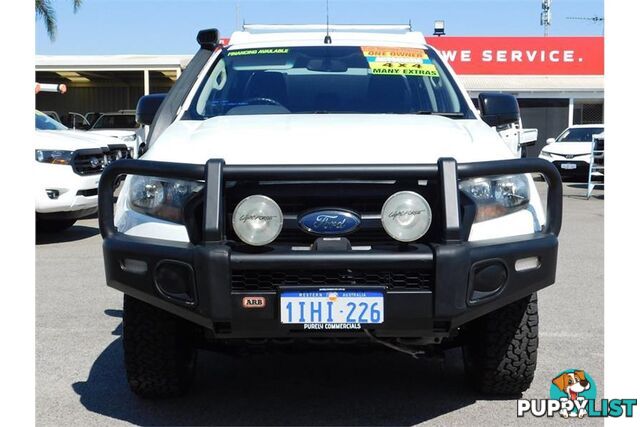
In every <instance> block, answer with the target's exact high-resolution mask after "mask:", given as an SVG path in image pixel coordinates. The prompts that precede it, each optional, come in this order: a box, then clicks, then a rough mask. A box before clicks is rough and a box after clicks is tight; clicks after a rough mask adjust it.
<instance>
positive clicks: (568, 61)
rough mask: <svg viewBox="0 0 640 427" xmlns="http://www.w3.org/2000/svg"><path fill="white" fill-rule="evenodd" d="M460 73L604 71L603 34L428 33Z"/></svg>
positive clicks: (585, 72) (432, 42)
mask: <svg viewBox="0 0 640 427" xmlns="http://www.w3.org/2000/svg"><path fill="white" fill-rule="evenodd" d="M427 43H428V44H430V45H431V46H433V47H435V48H436V49H438V50H439V51H440V53H441V54H442V56H443V57H444V58H445V59H446V60H447V61H448V62H449V64H451V66H452V67H453V69H454V70H455V71H456V73H458V74H487V75H496V74H530V75H603V74H604V37H448V36H445V37H427Z"/></svg>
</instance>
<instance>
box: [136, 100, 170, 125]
mask: <svg viewBox="0 0 640 427" xmlns="http://www.w3.org/2000/svg"><path fill="white" fill-rule="evenodd" d="M166 96H167V94H166V93H153V94H151V95H146V96H143V97H142V98H140V99H139V100H138V106H137V107H136V122H138V123H140V124H141V125H150V124H151V123H153V118H154V117H155V116H156V113H157V112H158V109H159V108H160V104H162V101H164V98H165V97H166Z"/></svg>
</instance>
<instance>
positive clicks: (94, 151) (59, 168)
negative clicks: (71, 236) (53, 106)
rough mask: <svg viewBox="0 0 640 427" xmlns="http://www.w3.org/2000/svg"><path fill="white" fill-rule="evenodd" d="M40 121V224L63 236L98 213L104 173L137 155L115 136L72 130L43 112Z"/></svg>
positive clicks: (37, 154)
mask: <svg viewBox="0 0 640 427" xmlns="http://www.w3.org/2000/svg"><path fill="white" fill-rule="evenodd" d="M35 119H36V123H35V124H36V133H35V161H36V162H35V169H34V172H35V175H36V182H37V184H36V225H37V228H38V230H39V231H45V232H53V231H61V230H64V229H66V228H69V227H71V226H72V225H73V224H74V223H75V222H76V220H77V219H79V218H82V217H85V216H88V215H92V214H95V213H96V212H97V210H98V181H99V179H100V174H101V173H102V170H103V169H104V167H105V166H106V165H107V164H109V163H110V162H112V161H114V160H117V159H121V158H127V157H131V153H132V150H131V149H130V148H129V147H127V146H126V145H125V144H118V143H117V140H114V139H113V138H110V137H105V136H100V135H96V134H91V133H88V132H83V131H76V130H71V129H68V128H67V127H66V126H64V125H63V124H61V123H59V122H57V121H55V120H53V119H52V118H51V117H50V116H48V115H46V114H44V113H42V112H40V111H36V115H35ZM114 143H115V144H114Z"/></svg>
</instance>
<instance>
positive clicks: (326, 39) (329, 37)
mask: <svg viewBox="0 0 640 427" xmlns="http://www.w3.org/2000/svg"><path fill="white" fill-rule="evenodd" d="M324 44H331V36H330V35H329V0H327V35H326V36H324Z"/></svg>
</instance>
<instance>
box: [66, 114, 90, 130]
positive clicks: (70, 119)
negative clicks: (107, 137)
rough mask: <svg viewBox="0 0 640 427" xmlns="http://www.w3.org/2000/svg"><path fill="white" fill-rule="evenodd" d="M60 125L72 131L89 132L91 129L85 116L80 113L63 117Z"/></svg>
mask: <svg viewBox="0 0 640 427" xmlns="http://www.w3.org/2000/svg"><path fill="white" fill-rule="evenodd" d="M60 123H62V124H63V125H65V126H66V127H68V128H70V129H79V130H88V129H89V128H91V124H89V121H88V120H87V118H86V117H85V116H83V115H82V114H80V113H74V112H73V111H71V112H68V113H67V114H65V115H63V116H62V119H61V120H60Z"/></svg>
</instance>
